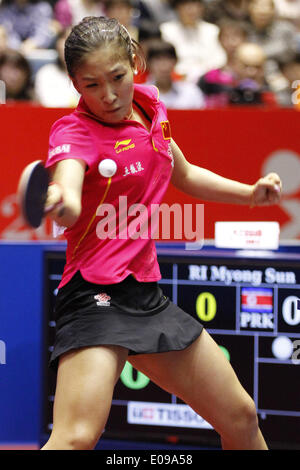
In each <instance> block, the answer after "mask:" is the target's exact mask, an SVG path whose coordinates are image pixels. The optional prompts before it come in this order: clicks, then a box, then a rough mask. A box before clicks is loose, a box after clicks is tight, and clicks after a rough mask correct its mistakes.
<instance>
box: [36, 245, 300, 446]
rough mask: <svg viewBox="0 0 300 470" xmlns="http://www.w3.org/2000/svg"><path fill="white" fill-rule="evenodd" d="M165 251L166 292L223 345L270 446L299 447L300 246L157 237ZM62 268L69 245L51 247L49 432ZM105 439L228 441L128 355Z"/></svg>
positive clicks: (48, 281)
mask: <svg viewBox="0 0 300 470" xmlns="http://www.w3.org/2000/svg"><path fill="white" fill-rule="evenodd" d="M158 257H159V262H160V267H161V273H162V280H161V281H160V285H161V288H162V290H163V291H164V293H165V295H166V296H168V297H169V298H170V299H171V300H172V301H173V302H175V303H176V304H178V305H179V306H180V307H181V308H182V309H183V310H185V311H186V312H188V313H189V314H190V315H192V316H194V317H195V318H196V319H197V320H198V321H200V322H201V323H202V324H203V325H204V326H205V328H206V329H207V330H208V332H209V333H210V334H211V335H212V337H213V338H214V339H215V341H216V342H217V343H218V345H219V346H220V348H221V349H222V351H223V352H224V354H225V355H226V357H227V358H228V360H229V361H230V363H231V364H232V367H233V368H234V370H235V371H236V373H237V376H238V378H239V380H240V382H241V383H242V385H243V386H244V388H245V389H246V390H247V392H248V393H249V394H250V395H251V396H252V397H253V399H254V401H255V404H256V407H257V412H258V417H259V422H260V428H261V430H262V433H263V435H264V437H265V439H266V441H267V443H268V445H269V447H270V448H279V449H300V309H298V300H299V297H300V290H299V289H300V254H297V253H294V252H291V251H289V250H286V251H284V249H283V250H282V249H280V250H278V251H271V252H262V251H252V252H249V251H246V250H244V251H243V250H240V251H236V250H220V249H215V248H213V247H204V248H203V249H202V250H197V251H193V250H186V249H185V245H184V244H183V245H181V244H178V245H177V244H176V245H167V244H160V245H159V244H158ZM63 266H64V253H63V252H61V251H53V250H52V251H49V252H46V253H45V350H46V351H45V370H46V374H45V375H46V378H47V380H46V390H45V394H44V402H45V413H44V429H43V431H44V433H45V434H47V433H48V434H49V432H50V430H51V423H52V406H53V399H54V393H55V376H54V375H53V372H52V371H51V370H49V369H48V366H47V362H48V360H49V356H50V353H51V347H52V344H53V338H54V330H55V322H54V320H53V316H52V315H53V313H52V312H53V306H54V302H55V294H56V289H57V286H58V283H59V281H60V279H61V274H62V271H63ZM220 393H222V390H221V389H220ZM103 437H107V438H116V439H124V440H126V439H127V440H128V439H129V438H130V440H142V441H151V440H152V441H159V442H166V441H168V442H182V443H188V444H191V445H195V444H196V445H199V446H201V445H203V444H205V445H218V444H219V436H218V435H217V433H216V432H215V431H214V429H213V428H212V427H211V426H210V424H209V423H207V422H206V421H204V420H203V419H202V418H201V416H198V415H197V414H196V413H195V412H194V411H193V410H192V409H191V408H189V407H188V406H187V405H186V404H184V403H183V402H182V401H181V400H180V399H178V398H177V397H176V396H173V395H170V394H169V393H167V392H165V391H163V390H162V389H160V388H159V387H158V386H156V385H155V384H154V383H152V382H151V381H150V380H149V379H148V377H146V376H145V375H143V374H141V373H140V372H137V371H136V370H134V369H133V368H132V366H131V365H130V364H129V363H128V362H127V363H126V365H125V367H124V369H123V371H122V374H121V377H120V380H119V381H118V383H117V385H116V388H115V393H114V397H113V403H112V408H111V413H110V416H109V420H108V422H107V426H106V428H105V432H104V435H103Z"/></svg>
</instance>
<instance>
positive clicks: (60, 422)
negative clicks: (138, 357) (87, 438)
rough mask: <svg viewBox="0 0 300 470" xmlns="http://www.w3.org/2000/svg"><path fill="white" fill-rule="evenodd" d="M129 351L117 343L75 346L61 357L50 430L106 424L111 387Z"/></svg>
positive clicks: (93, 426) (92, 427) (97, 426)
mask: <svg viewBox="0 0 300 470" xmlns="http://www.w3.org/2000/svg"><path fill="white" fill-rule="evenodd" d="M127 355H128V350H127V349H125V348H122V347H119V346H96V347H87V348H81V349H77V350H74V351H71V352H68V353H66V354H65V355H63V356H62V357H61V358H60V361H59V367H58V373H57V384H56V392H55V401H54V409H53V429H54V430H57V429H71V428H72V427H74V426H80V425H81V426H87V427H89V428H90V429H91V430H93V431H95V432H96V431H97V429H101V428H103V427H104V426H105V423H106V420H107V416H108V414H109V410H110V406H111V400H112V395H113V390H114V386H115V383H116V381H117V380H118V378H119V375H120V373H121V371H122V369H123V367H124V364H125V361H126V359H127Z"/></svg>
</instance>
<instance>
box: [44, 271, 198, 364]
mask: <svg viewBox="0 0 300 470" xmlns="http://www.w3.org/2000/svg"><path fill="white" fill-rule="evenodd" d="M54 313H55V321H56V335H55V341H54V348H53V351H52V354H51V357H50V366H51V367H53V368H55V369H57V366H58V359H59V356H61V355H62V354H64V353H66V352H67V351H70V350H73V349H78V348H82V347H87V346H99V345H118V346H123V347H125V348H127V349H128V350H129V355H133V354H149V353H159V352H167V351H179V350H181V349H185V348H186V347H188V346H189V345H190V344H191V343H192V342H193V341H195V339H196V338H197V337H198V336H199V335H200V333H201V331H202V329H203V326H202V325H201V324H200V323H199V322H198V321H197V320H196V319H195V318H193V317H192V316H191V315H190V314H188V313H186V312H184V311H183V310H182V309H181V308H179V307H178V306H177V305H175V304H173V303H172V302H171V301H170V300H169V299H168V298H167V297H165V296H164V294H163V292H162V290H161V288H160V287H159V285H158V283H157V282H142V283H141V282H138V281H136V280H135V279H134V277H133V276H128V277H127V278H126V279H125V280H124V281H122V282H120V283H118V284H110V285H104V284H102V285H99V284H93V283H90V282H88V281H86V280H84V279H83V277H82V276H81V274H80V272H79V271H78V272H77V273H76V274H75V275H74V276H73V278H72V279H71V280H70V282H69V283H68V284H66V285H65V286H63V287H62V288H61V289H59V292H58V295H57V299H56V305H55V312H54Z"/></svg>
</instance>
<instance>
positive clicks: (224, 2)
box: [203, 0, 249, 23]
mask: <svg viewBox="0 0 300 470" xmlns="http://www.w3.org/2000/svg"><path fill="white" fill-rule="evenodd" d="M248 1H249V0H206V6H205V12H204V16H203V19H204V20H205V21H209V22H210V23H219V21H221V20H223V19H225V18H227V19H231V20H236V21H245V20H246V19H247V17H248Z"/></svg>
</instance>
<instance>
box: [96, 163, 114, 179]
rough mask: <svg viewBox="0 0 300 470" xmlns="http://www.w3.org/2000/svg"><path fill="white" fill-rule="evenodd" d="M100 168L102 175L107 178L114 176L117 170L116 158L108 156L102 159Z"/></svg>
mask: <svg viewBox="0 0 300 470" xmlns="http://www.w3.org/2000/svg"><path fill="white" fill-rule="evenodd" d="M98 170H99V173H100V175H102V176H104V177H105V178H110V177H111V176H114V174H115V173H116V171H117V164H116V162H115V161H114V160H111V159H110V158H106V159H105V160H102V161H101V162H100V163H99V165H98Z"/></svg>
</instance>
